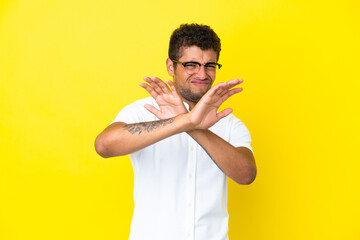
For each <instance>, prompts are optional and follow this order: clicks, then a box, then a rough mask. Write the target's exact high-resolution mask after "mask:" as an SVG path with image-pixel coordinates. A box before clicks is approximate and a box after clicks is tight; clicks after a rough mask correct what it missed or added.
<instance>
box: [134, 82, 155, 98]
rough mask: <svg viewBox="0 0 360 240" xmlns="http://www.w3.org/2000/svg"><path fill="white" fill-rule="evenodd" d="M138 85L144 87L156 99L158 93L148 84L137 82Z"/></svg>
mask: <svg viewBox="0 0 360 240" xmlns="http://www.w3.org/2000/svg"><path fill="white" fill-rule="evenodd" d="M139 85H140V87H142V88H144V89H145V90H146V91H147V92H148V93H149V94H150V95H151V96H152V97H153V98H154V99H156V98H157V97H158V96H159V94H158V93H157V92H156V91H155V90H154V89H153V88H152V87H151V86H149V85H147V84H146V83H139Z"/></svg>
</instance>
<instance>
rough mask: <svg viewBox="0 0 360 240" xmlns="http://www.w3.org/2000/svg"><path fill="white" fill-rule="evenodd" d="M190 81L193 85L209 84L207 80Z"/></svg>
mask: <svg viewBox="0 0 360 240" xmlns="http://www.w3.org/2000/svg"><path fill="white" fill-rule="evenodd" d="M190 83H192V84H194V85H195V86H207V85H209V84H210V81H208V80H203V81H202V80H191V81H190Z"/></svg>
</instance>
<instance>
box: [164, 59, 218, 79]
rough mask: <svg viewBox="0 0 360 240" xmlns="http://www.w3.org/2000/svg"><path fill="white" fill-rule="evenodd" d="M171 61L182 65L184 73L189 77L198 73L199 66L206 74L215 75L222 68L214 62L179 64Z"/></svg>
mask: <svg viewBox="0 0 360 240" xmlns="http://www.w3.org/2000/svg"><path fill="white" fill-rule="evenodd" d="M171 60H172V59H171ZM172 61H173V62H176V63H180V64H182V65H183V66H184V68H185V71H186V73H187V74H190V75H191V74H196V73H198V72H199V71H200V68H201V66H204V68H205V71H206V72H207V73H208V74H215V73H216V72H217V71H218V70H219V69H220V68H221V67H222V65H221V64H219V63H215V62H208V63H198V62H180V61H177V60H172Z"/></svg>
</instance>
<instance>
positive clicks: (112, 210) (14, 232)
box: [0, 0, 360, 240]
mask: <svg viewBox="0 0 360 240" xmlns="http://www.w3.org/2000/svg"><path fill="white" fill-rule="evenodd" d="M359 10H360V7H359V3H358V1H356V0H353V1H351V0H345V1H331V0H328V1H311V0H294V1H290V0H289V1H286V0H273V1H270V0H269V1H266V0H252V1H251V0H242V1H235V0H233V1H230V0H228V1H214V0H201V1H194V0H193V1H188V0H183V1H145V0H143V1H100V0H90V1H89V0H86V1H85V0H81V1H74V0H66V1H64V0H54V1H30V0H28V1H11V0H6V1H4V0H2V1H1V2H0V111H1V113H0V132H1V138H0V148H1V155H0V159H1V160H0V239H4V240H12V239H127V238H128V234H129V231H130V230H129V229H130V222H131V217H132V210H133V200H132V189H133V172H132V167H131V163H130V161H129V159H128V157H127V156H126V157H118V158H113V159H101V158H100V157H99V156H98V155H97V154H96V153H95V151H94V147H93V144H94V139H95V137H96V135H97V134H98V133H99V132H100V131H102V130H103V129H104V128H105V127H106V126H107V125H108V124H109V123H110V122H111V121H112V120H113V119H114V118H115V116H116V114H117V113H118V111H119V110H120V109H121V108H122V107H124V106H125V105H127V104H129V103H131V102H133V101H134V100H136V99H139V98H143V97H147V96H148V94H147V93H146V92H145V90H143V89H142V88H140V87H139V86H138V83H139V82H140V81H142V77H143V76H158V77H160V78H162V79H166V78H168V75H167V72H166V68H165V59H166V57H167V50H168V41H169V37H170V34H171V32H172V31H173V30H174V29H175V28H176V27H178V26H179V25H180V24H181V23H185V22H199V23H204V24H209V25H210V26H212V27H213V29H214V30H215V31H216V32H217V33H218V35H219V36H220V38H221V40H222V52H221V55H220V61H219V62H220V63H222V64H223V65H224V67H223V68H222V69H221V70H220V72H219V75H218V78H217V81H226V80H230V79H234V78H243V79H244V81H245V82H244V83H243V87H244V91H243V92H242V93H240V94H238V95H236V96H234V97H232V99H230V100H229V101H228V102H227V103H226V104H225V105H224V107H229V106H232V107H233V108H234V113H235V115H236V116H238V117H239V118H240V119H241V120H242V121H243V122H244V123H245V124H246V125H247V127H248V128H249V130H250V132H251V134H252V138H253V144H252V146H253V148H254V151H255V157H256V160H257V166H258V176H257V179H256V180H255V182H254V183H253V184H251V185H249V186H241V185H237V184H235V183H234V182H232V181H231V180H229V206H228V209H229V213H230V223H229V228H230V231H229V235H230V239H233V240H234V239H276V240H279V239H360V230H358V228H359V225H360V210H359V202H360V197H359V196H360V194H359V188H360V187H359V185H360V180H359V176H360V170H359V167H360V164H359V160H360V159H359V154H358V150H359V143H360V141H359V140H360V139H359V134H360V132H359V126H358V125H359V123H360V121H359V120H360V119H359V81H360V74H359V65H360V64H359V55H360V51H359V42H360V41H359V40H360V39H359V35H360V34H359V25H360V21H359V20H360V19H359V18H360V17H359V15H360V11H359Z"/></svg>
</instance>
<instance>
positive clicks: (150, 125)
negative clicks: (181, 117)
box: [123, 118, 174, 135]
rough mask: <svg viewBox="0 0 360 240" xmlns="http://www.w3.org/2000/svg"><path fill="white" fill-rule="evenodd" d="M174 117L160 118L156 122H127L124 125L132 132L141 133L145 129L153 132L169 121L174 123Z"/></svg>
mask: <svg viewBox="0 0 360 240" xmlns="http://www.w3.org/2000/svg"><path fill="white" fill-rule="evenodd" d="M173 121H174V118H169V119H165V120H159V121H154V122H144V123H133V124H126V125H124V126H123V128H125V129H126V130H128V131H129V132H130V133H131V134H135V133H138V134H139V135H140V134H141V133H142V132H143V131H147V132H151V131H152V130H154V129H156V128H158V127H160V126H165V125H167V124H169V123H172V122H173Z"/></svg>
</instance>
